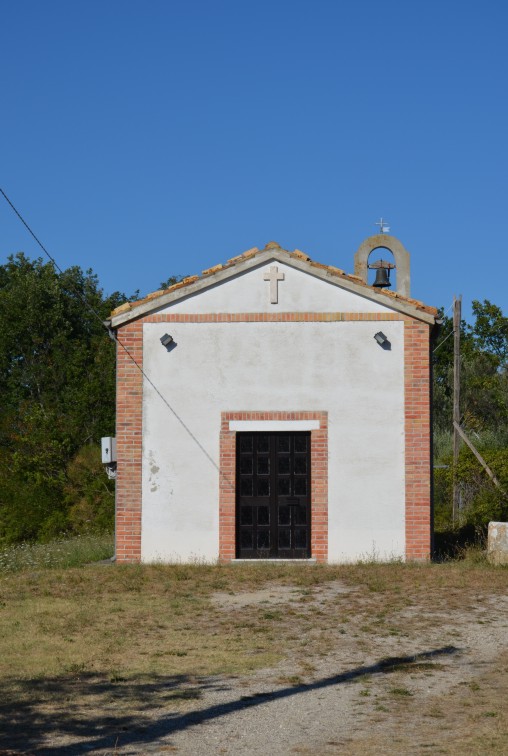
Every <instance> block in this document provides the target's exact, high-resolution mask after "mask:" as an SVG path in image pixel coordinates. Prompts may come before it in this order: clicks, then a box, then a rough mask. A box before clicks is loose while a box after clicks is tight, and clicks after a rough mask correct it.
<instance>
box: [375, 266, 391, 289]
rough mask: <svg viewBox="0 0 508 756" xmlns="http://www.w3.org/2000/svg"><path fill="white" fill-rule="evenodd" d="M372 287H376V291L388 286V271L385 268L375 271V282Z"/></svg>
mask: <svg viewBox="0 0 508 756" xmlns="http://www.w3.org/2000/svg"><path fill="white" fill-rule="evenodd" d="M372 285H373V286H377V288H378V289H384V288H385V287H386V286H390V285H391V284H390V271H389V270H388V269H387V268H378V269H377V270H376V280H375V281H374V283H373V284H372Z"/></svg>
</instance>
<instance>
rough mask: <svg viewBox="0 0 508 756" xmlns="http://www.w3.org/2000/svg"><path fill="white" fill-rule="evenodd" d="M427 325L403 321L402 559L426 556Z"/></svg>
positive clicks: (428, 471)
mask: <svg viewBox="0 0 508 756" xmlns="http://www.w3.org/2000/svg"><path fill="white" fill-rule="evenodd" d="M429 337H430V333H429V326H428V325H425V324H424V323H419V322H417V321H414V320H413V321H406V322H405V323H404V383H405V387H404V388H405V436H406V559H408V560H411V559H415V560H427V559H430V548H431V485H430V484H431V479H430V476H431V458H430V355H429Z"/></svg>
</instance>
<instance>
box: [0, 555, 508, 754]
mask: <svg viewBox="0 0 508 756" xmlns="http://www.w3.org/2000/svg"><path fill="white" fill-rule="evenodd" d="M362 574H363V573H362ZM365 574H367V573H365ZM401 574H402V573H397V572H390V570H389V569H387V570H385V571H381V572H380V571H376V572H371V574H370V577H367V578H365V576H364V577H363V578H362V579H361V580H356V579H355V578H354V575H353V576H352V575H351V574H347V575H346V577H345V579H333V580H326V581H322V582H316V584H314V585H312V584H311V585H303V586H302V584H301V582H299V581H291V578H288V577H287V575H286V576H285V578H284V580H283V581H281V582H278V581H277V580H273V579H272V580H271V581H270V582H269V583H267V584H264V585H260V586H259V587H257V588H256V586H255V585H252V583H251V584H250V585H246V586H245V587H244V588H243V589H239V588H238V586H236V587H235V590H230V587H231V586H229V585H225V586H224V587H225V589H224V590H214V591H211V592H210V593H209V594H208V595H207V599H206V600H207V604H208V605H209V614H208V615H206V617H205V618H204V624H203V625H202V628H201V632H202V634H203V642H204V641H205V639H206V638H207V634H210V635H212V634H217V633H219V634H220V633H222V634H223V639H224V643H226V644H227V643H228V642H230V641H229V640H228V636H227V633H225V632H224V628H227V627H230V626H234V627H236V629H237V631H238V632H240V633H241V632H242V627H244V628H245V630H244V632H245V633H246V634H247V633H250V632H251V631H252V630H253V629H254V630H255V631H256V632H255V637H259V638H260V639H262V638H263V637H264V636H266V635H268V637H269V638H274V639H275V638H276V637H277V635H279V636H280V638H281V639H283V644H282V646H283V648H286V653H284V654H282V658H281V659H280V660H279V661H278V662H277V663H275V664H272V665H266V664H265V665H264V666H263V667H262V668H261V669H257V670H256V671H254V672H247V671H244V672H242V673H236V674H227V673H224V674H219V675H196V674H179V675H173V676H170V675H167V674H161V675H159V676H158V675H156V674H152V675H150V676H146V675H145V676H142V677H139V678H138V679H134V678H125V679H122V677H121V676H119V677H118V679H112V678H111V677H110V678H109V679H108V680H104V678H103V677H101V676H100V675H98V674H95V673H94V672H93V671H90V672H85V671H83V672H82V673H81V674H76V675H74V676H71V677H68V678H65V679H62V678H61V677H59V678H58V679H56V678H55V679H53V680H51V679H48V678H47V677H44V678H40V679H33V678H32V679H31V680H30V681H29V683H28V682H27V684H26V688H25V690H24V691H23V690H21V689H20V688H18V691H17V692H18V696H17V699H16V701H17V703H16V706H13V700H12V698H10V699H9V700H4V702H3V703H2V707H1V715H2V719H1V722H2V732H1V733H0V754H4V755H5V754H9V755H10V754H26V755H27V754H48V756H56V755H59V756H60V755H61V756H64V755H65V756H67V754H69V756H73V755H74V754H82V753H96V754H101V756H105V755H106V754H119V755H120V754H121V755H122V756H127V755H132V754H165V753H170V752H175V753H180V754H181V755H182V756H186V755H189V756H191V755H194V754H202V753H203V754H224V755H225V756H229V755H231V756H232V755H233V754H235V756H238V755H240V756H242V755H243V754H245V756H248V755H249V756H250V754H253V755H254V756H255V755H256V754H266V753H270V754H274V755H275V756H277V755H278V754H300V755H301V756H306V755H307V754H309V755H310V754H427V753H443V754H463V753H465V752H468V753H469V754H486V753H489V754H490V753H492V754H506V753H508V713H507V708H508V707H507V703H506V702H507V701H508V592H507V591H506V590H505V587H506V583H507V582H508V571H507V570H504V571H502V570H501V571H500V570H498V571H496V572H492V575H493V579H492V580H489V576H488V573H483V575H482V576H481V579H479V578H478V574H479V573H478V574H477V573H476V572H475V571H471V572H468V571H464V573H463V576H462V578H460V579H454V581H451V582H450V581H447V579H446V576H445V578H444V579H443V576H442V574H440V573H439V572H435V573H434V575H433V576H430V577H429V575H428V574H427V573H425V572H421V573H419V572H418V571H414V573H413V575H412V576H410V579H408V580H406V579H405V578H404V581H405V582H404V581H403V580H402V579H401V578H400V575H401ZM423 576H424V579H423ZM420 578H422V579H420ZM494 578H495V579H494ZM392 579H393V583H394V584H391V583H390V580H392ZM395 583H397V585H395ZM411 584H414V586H415V590H414V594H413V595H412V593H411V589H410V587H409V588H408V586H411ZM249 637H251V636H249ZM252 637H254V635H253V636H252ZM273 642H275V641H273ZM249 643H250V646H249V647H250V651H249V653H250V654H252V656H253V658H255V657H256V654H263V653H264V652H265V651H264V649H265V644H264V642H262V641H260V643H259V644H257V643H254V642H249ZM232 652H234V651H233V647H232ZM183 653H184V652H182V654H183ZM253 666H255V665H253ZM11 695H12V690H11ZM2 747H3V748H4V750H1V748H2Z"/></svg>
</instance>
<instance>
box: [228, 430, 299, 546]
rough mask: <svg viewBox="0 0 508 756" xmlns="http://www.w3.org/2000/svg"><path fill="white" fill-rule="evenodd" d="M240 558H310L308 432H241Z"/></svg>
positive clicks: (238, 452)
mask: <svg viewBox="0 0 508 756" xmlns="http://www.w3.org/2000/svg"><path fill="white" fill-rule="evenodd" d="M236 481H237V483H236V523H237V525H236V555H237V558H238V559H307V558H309V557H310V555H311V551H310V524H311V517H310V515H311V512H310V501H311V498H310V493H311V490H310V483H311V480H310V433H309V432H294V433H286V432H276V433H244V432H242V433H238V434H237V440H236Z"/></svg>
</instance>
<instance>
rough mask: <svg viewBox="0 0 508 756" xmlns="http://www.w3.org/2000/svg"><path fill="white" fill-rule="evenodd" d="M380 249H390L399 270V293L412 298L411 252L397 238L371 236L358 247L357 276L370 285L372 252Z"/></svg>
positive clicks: (356, 257) (380, 235)
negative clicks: (369, 273)
mask: <svg viewBox="0 0 508 756" xmlns="http://www.w3.org/2000/svg"><path fill="white" fill-rule="evenodd" d="M379 247H383V248H384V249H389V250H390V252H391V253H392V255H393V257H394V259H395V266H396V270H397V293H398V294H401V295H402V296H403V297H409V296H410V288H411V287H410V283H411V282H410V275H409V257H410V256H409V252H408V251H407V249H406V248H405V247H404V245H403V244H402V243H401V242H400V241H399V240H398V239H396V238H395V236H388V235H387V234H374V236H369V238H368V239H365V241H364V242H362V243H361V244H360V246H359V247H358V251H357V252H356V254H355V276H358V277H359V278H361V279H362V281H364V283H368V281H367V273H368V267H367V266H368V262H369V257H370V255H371V252H373V251H374V250H375V249H378V248H379Z"/></svg>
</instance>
